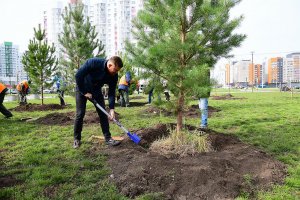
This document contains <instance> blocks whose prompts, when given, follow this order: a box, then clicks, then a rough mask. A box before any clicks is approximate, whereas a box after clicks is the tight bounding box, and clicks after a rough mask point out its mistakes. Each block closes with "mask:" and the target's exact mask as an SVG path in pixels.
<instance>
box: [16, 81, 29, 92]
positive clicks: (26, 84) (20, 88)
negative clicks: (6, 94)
mask: <svg viewBox="0 0 300 200" xmlns="http://www.w3.org/2000/svg"><path fill="white" fill-rule="evenodd" d="M22 85H24V90H25V91H26V90H27V89H28V88H29V85H28V82H27V81H26V80H25V81H21V82H20V83H19V84H18V85H17V90H18V91H20V92H21V91H22V87H21V86H22Z"/></svg>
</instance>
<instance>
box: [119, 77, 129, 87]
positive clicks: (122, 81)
mask: <svg viewBox="0 0 300 200" xmlns="http://www.w3.org/2000/svg"><path fill="white" fill-rule="evenodd" d="M119 85H126V86H128V83H127V81H126V78H125V75H123V76H122V77H121V79H120V81H119Z"/></svg>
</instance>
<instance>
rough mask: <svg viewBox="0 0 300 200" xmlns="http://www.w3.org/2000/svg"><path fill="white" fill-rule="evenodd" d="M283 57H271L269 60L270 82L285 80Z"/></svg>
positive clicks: (279, 82) (276, 82)
mask: <svg viewBox="0 0 300 200" xmlns="http://www.w3.org/2000/svg"><path fill="white" fill-rule="evenodd" d="M282 67H283V59H282V57H275V58H270V59H269V60H268V84H275V85H276V86H277V84H281V83H282V82H283V79H282V78H283V71H282Z"/></svg>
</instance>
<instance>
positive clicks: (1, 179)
mask: <svg viewBox="0 0 300 200" xmlns="http://www.w3.org/2000/svg"><path fill="white" fill-rule="evenodd" d="M4 153H5V150H4V149H0V189H1V188H4V187H12V186H15V185H18V184H20V183H21V181H20V180H18V179H16V178H15V176H13V175H3V174H2V173H1V172H4V171H5V170H6V166H5V163H4V156H3V155H4Z"/></svg>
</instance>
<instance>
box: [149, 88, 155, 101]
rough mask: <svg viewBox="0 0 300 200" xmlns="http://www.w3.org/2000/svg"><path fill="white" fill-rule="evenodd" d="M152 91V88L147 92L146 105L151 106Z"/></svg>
mask: <svg viewBox="0 0 300 200" xmlns="http://www.w3.org/2000/svg"><path fill="white" fill-rule="evenodd" d="M153 90H154V87H152V88H151V89H150V90H149V94H148V104H151V102H152V98H153Z"/></svg>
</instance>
